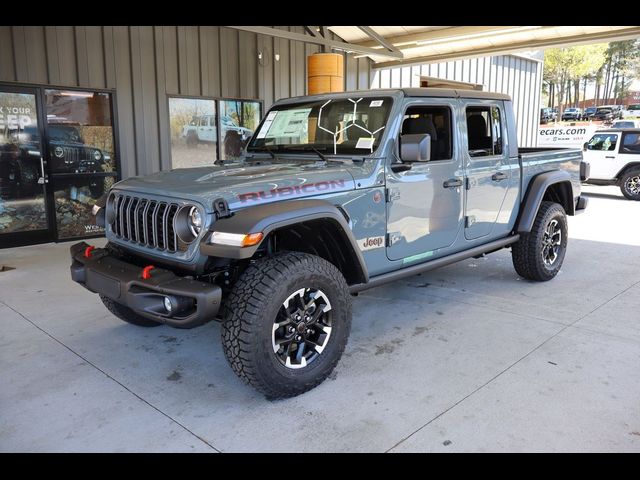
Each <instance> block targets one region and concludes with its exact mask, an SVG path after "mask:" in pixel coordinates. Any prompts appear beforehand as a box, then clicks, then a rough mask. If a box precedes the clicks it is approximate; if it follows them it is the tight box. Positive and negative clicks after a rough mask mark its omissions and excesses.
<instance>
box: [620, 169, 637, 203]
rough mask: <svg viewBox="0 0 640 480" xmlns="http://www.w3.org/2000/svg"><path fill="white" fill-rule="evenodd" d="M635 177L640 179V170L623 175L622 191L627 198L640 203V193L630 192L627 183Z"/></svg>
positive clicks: (621, 180)
mask: <svg viewBox="0 0 640 480" xmlns="http://www.w3.org/2000/svg"><path fill="white" fill-rule="evenodd" d="M634 177H640V169H637V168H634V169H632V170H629V171H628V172H626V173H625V174H624V175H622V178H621V179H620V191H621V192H622V195H624V196H625V198H628V199H629V200H636V201H638V200H640V193H633V192H631V191H629V190H628V187H629V185H628V183H627V182H629V181H630V180H631V179H633V178H634Z"/></svg>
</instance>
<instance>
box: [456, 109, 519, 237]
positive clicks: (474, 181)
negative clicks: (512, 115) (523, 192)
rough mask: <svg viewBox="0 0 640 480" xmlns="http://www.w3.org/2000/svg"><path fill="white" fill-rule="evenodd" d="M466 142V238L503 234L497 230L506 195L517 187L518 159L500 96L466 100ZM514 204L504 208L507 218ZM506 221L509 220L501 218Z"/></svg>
mask: <svg viewBox="0 0 640 480" xmlns="http://www.w3.org/2000/svg"><path fill="white" fill-rule="evenodd" d="M463 108H464V116H465V119H466V142H463V143H464V148H463V149H462V150H463V157H464V163H465V171H466V177H467V180H466V196H465V206H464V216H465V217H464V222H465V230H464V231H465V238H466V239H467V240H473V239H476V238H480V237H488V238H487V240H490V238H491V237H493V236H499V235H502V234H504V233H505V232H503V231H502V230H501V229H500V231H498V230H495V228H494V227H495V224H496V222H497V221H498V219H499V217H500V214H501V210H502V209H503V204H504V201H505V197H506V196H507V193H508V191H509V189H511V188H514V187H515V185H514V183H515V182H516V181H517V177H516V176H514V175H513V172H512V170H513V168H516V165H513V163H514V162H516V161H517V159H511V160H510V159H509V153H508V148H506V142H505V139H506V138H507V129H506V121H505V119H506V115H505V111H504V105H503V103H502V102H501V101H498V100H474V99H469V100H464V101H463ZM512 207H513V206H512V205H509V206H507V208H506V209H505V210H508V211H507V212H505V213H506V216H507V218H508V217H510V215H511V209H512ZM501 223H504V224H506V223H507V222H503V221H501Z"/></svg>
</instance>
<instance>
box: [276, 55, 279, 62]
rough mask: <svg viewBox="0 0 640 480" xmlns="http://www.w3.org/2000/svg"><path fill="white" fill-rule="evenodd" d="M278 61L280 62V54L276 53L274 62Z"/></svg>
mask: <svg viewBox="0 0 640 480" xmlns="http://www.w3.org/2000/svg"><path fill="white" fill-rule="evenodd" d="M279 61H280V54H279V53H276V62H279Z"/></svg>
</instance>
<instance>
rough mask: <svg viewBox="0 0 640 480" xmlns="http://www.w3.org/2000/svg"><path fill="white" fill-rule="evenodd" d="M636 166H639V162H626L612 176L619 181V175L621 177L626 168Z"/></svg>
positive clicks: (629, 168)
mask: <svg viewBox="0 0 640 480" xmlns="http://www.w3.org/2000/svg"><path fill="white" fill-rule="evenodd" d="M637 167H640V162H628V163H627V164H626V165H625V166H624V167H622V168H621V169H620V171H619V172H618V173H616V176H615V177H613V178H615V179H616V180H618V181H620V180H621V178H620V177H622V175H624V174H625V173H626V171H627V170H631V169H632V168H637Z"/></svg>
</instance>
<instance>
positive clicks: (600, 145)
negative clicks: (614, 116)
mask: <svg viewBox="0 0 640 480" xmlns="http://www.w3.org/2000/svg"><path fill="white" fill-rule="evenodd" d="M617 142H618V135H617V134H615V133H598V134H596V135H594V136H593V137H591V140H589V143H588V144H587V149H588V150H602V151H605V152H611V151H613V150H615V149H616V144H617Z"/></svg>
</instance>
